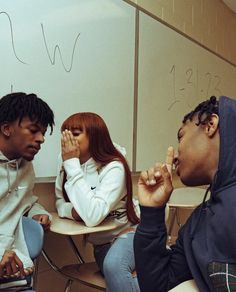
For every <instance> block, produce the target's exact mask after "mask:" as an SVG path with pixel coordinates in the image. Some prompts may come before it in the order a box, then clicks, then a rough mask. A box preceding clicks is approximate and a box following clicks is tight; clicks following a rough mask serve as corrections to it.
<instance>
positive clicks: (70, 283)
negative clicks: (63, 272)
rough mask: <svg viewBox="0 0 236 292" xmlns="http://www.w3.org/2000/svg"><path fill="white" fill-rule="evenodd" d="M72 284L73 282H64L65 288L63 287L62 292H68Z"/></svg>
mask: <svg viewBox="0 0 236 292" xmlns="http://www.w3.org/2000/svg"><path fill="white" fill-rule="evenodd" d="M72 284H73V280H71V279H69V280H68V281H67V282H66V287H65V290H64V292H69V291H70V289H71V286H72Z"/></svg>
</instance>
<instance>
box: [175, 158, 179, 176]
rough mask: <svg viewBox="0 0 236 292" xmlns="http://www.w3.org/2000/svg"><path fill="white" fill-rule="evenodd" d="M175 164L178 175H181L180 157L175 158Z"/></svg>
mask: <svg viewBox="0 0 236 292" xmlns="http://www.w3.org/2000/svg"><path fill="white" fill-rule="evenodd" d="M174 165H175V171H176V173H177V175H179V165H180V162H179V160H178V159H176V160H175V162H174Z"/></svg>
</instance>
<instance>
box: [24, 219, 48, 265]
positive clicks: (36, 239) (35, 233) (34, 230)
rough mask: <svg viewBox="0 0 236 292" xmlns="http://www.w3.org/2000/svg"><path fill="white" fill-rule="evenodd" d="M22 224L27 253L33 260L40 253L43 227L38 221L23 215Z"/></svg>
mask: <svg viewBox="0 0 236 292" xmlns="http://www.w3.org/2000/svg"><path fill="white" fill-rule="evenodd" d="M22 225H23V231H24V236H25V241H26V245H27V247H28V251H29V255H30V257H31V259H32V260H34V259H35V258H37V257H38V256H39V255H40V253H41V251H42V248H43V239H44V231H43V228H42V226H41V225H40V224H39V223H38V222H36V221H35V220H33V219H31V218H28V217H25V216H23V218H22Z"/></svg>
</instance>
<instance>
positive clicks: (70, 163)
mask: <svg viewBox="0 0 236 292" xmlns="http://www.w3.org/2000/svg"><path fill="white" fill-rule="evenodd" d="M63 166H64V169H65V171H66V173H67V179H69V178H71V177H74V176H78V175H79V174H80V173H81V175H82V170H81V165H80V160H79V159H78V158H70V159H67V160H65V161H64V162H63Z"/></svg>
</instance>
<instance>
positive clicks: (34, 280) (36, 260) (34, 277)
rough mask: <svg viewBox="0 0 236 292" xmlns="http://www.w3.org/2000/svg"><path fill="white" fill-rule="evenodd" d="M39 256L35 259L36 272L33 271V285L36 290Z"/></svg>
mask: <svg viewBox="0 0 236 292" xmlns="http://www.w3.org/2000/svg"><path fill="white" fill-rule="evenodd" d="M38 267H39V257H38V258H36V259H35V260H34V273H33V285H32V288H33V289H34V290H36V285H37V277H38Z"/></svg>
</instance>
